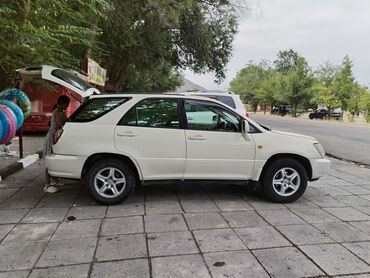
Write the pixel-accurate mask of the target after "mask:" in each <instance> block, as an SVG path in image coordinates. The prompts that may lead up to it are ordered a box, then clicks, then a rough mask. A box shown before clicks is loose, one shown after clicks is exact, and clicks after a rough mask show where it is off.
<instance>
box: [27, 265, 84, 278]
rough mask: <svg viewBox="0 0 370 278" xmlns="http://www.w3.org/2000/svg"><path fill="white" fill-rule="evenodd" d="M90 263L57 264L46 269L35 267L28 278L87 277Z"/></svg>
mask: <svg viewBox="0 0 370 278" xmlns="http://www.w3.org/2000/svg"><path fill="white" fill-rule="evenodd" d="M89 268H90V265H89V264H79V265H68V266H57V267H50V268H44V269H34V270H33V271H32V273H31V275H30V276H29V277H28V278H44V277H53V278H87V277H88V273H89Z"/></svg>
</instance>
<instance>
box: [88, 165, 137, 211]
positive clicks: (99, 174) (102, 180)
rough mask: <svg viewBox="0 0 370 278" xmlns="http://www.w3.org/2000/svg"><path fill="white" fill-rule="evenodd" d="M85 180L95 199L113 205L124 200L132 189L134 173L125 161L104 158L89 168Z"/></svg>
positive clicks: (133, 186) (134, 179)
mask: <svg viewBox="0 0 370 278" xmlns="http://www.w3.org/2000/svg"><path fill="white" fill-rule="evenodd" d="M85 182H86V185H87V188H88V190H89V192H90V194H91V195H92V196H93V197H94V199H95V200H97V201H98V202H100V203H102V204H105V205H114V204H118V203H120V202H122V201H124V200H126V199H127V198H128V197H129V196H130V194H131V193H132V192H133V191H134V189H135V184H136V175H135V173H134V171H133V170H132V169H131V167H130V166H129V165H128V164H126V163H125V162H123V161H119V160H117V159H104V160H100V161H98V162H97V163H96V164H94V165H93V166H92V167H91V168H90V169H89V171H88V172H87V175H86V179H85Z"/></svg>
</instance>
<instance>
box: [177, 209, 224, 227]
mask: <svg viewBox="0 0 370 278" xmlns="http://www.w3.org/2000/svg"><path fill="white" fill-rule="evenodd" d="M184 216H185V219H186V222H187V223H188V225H189V228H190V229H191V230H201V229H215V228H218V229H219V228H228V227H229V225H227V223H226V221H225V220H224V219H223V218H222V216H221V215H220V214H219V213H216V212H208V213H186V214H184Z"/></svg>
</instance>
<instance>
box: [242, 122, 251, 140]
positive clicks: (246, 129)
mask: <svg viewBox="0 0 370 278" xmlns="http://www.w3.org/2000/svg"><path fill="white" fill-rule="evenodd" d="M248 132H249V123H248V121H246V120H242V133H243V137H244V139H245V140H246V141H249V140H251V137H250V136H249V134H248Z"/></svg>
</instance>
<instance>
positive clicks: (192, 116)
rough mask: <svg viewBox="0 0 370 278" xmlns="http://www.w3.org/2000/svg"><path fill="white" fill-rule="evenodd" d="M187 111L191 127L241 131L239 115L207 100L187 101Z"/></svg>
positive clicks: (189, 126)
mask: <svg viewBox="0 0 370 278" xmlns="http://www.w3.org/2000/svg"><path fill="white" fill-rule="evenodd" d="M185 113H186V119H187V122H188V128H189V129H195V130H208V131H223V132H240V131H241V127H240V126H241V124H240V120H239V119H238V117H237V116H235V115H233V114H232V113H230V112H229V111H227V110H226V109H224V108H222V107H220V106H218V105H212V104H210V103H207V102H197V101H185Z"/></svg>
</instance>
